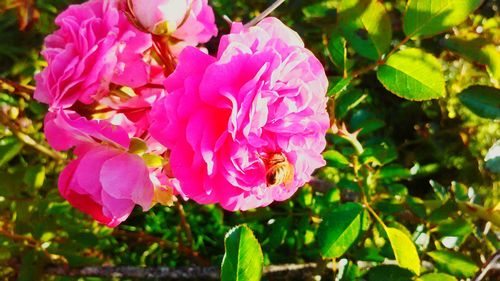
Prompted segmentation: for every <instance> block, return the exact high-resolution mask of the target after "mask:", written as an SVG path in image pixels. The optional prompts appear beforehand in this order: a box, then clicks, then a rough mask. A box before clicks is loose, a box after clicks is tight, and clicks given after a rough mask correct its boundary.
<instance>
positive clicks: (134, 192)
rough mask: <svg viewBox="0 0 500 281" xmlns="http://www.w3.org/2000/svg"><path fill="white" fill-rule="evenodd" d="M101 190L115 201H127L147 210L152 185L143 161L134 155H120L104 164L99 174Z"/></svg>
mask: <svg viewBox="0 0 500 281" xmlns="http://www.w3.org/2000/svg"><path fill="white" fill-rule="evenodd" d="M99 178H100V182H101V184H102V188H103V190H104V191H105V192H106V193H107V194H109V195H110V196H112V197H114V198H116V199H129V200H132V202H134V203H136V204H138V205H141V207H142V208H143V210H147V209H149V207H150V206H151V203H152V201H153V193H154V189H153V184H152V183H151V180H150V179H149V171H148V169H147V167H146V165H145V163H144V160H142V158H140V157H139V156H137V155H135V154H130V153H121V154H118V155H116V156H114V157H112V158H110V159H108V160H107V161H105V162H104V164H103V165H102V168H101V173H100V177H99Z"/></svg>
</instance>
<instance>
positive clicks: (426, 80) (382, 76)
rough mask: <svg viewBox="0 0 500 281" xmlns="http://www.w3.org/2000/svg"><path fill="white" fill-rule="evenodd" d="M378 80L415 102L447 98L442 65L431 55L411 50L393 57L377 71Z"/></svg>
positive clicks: (400, 95)
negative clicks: (445, 96)
mask: <svg viewBox="0 0 500 281" xmlns="http://www.w3.org/2000/svg"><path fill="white" fill-rule="evenodd" d="M377 78H378V80H379V81H380V82H381V83H382V84H383V85H384V87H385V88H386V89H387V90H389V91H390V92H392V93H393V94H395V95H397V96H399V97H402V98H405V99H408V100H415V101H422V100H430V99H436V98H440V97H443V96H444V95H445V82H444V76H443V71H442V70H441V64H440V63H439V61H438V60H437V59H436V58H435V57H434V56H433V55H431V54H428V53H425V52H424V51H422V50H420V49H417V48H408V49H404V50H402V51H399V52H396V53H394V54H393V55H391V56H390V57H389V58H388V59H387V61H386V63H385V64H384V65H381V66H380V67H379V69H378V70H377Z"/></svg>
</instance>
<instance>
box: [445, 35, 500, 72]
mask: <svg viewBox="0 0 500 281" xmlns="http://www.w3.org/2000/svg"><path fill="white" fill-rule="evenodd" d="M468 37H470V36H467V37H466V36H461V37H451V38H448V39H445V40H444V41H443V42H444V45H445V46H446V47H447V48H448V49H450V50H451V51H453V52H455V53H458V54H460V55H461V56H462V57H464V58H466V59H467V60H470V61H472V62H477V63H480V64H483V65H486V66H487V67H488V71H489V72H490V73H491V76H492V77H493V78H494V79H496V80H500V53H499V52H498V50H497V48H496V46H495V44H493V43H492V42H490V41H488V40H486V39H485V38H481V37H475V38H468Z"/></svg>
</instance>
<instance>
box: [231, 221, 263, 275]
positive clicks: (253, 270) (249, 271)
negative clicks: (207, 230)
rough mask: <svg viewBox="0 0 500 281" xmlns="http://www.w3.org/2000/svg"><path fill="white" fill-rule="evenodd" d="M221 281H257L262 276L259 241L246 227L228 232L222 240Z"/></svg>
mask: <svg viewBox="0 0 500 281" xmlns="http://www.w3.org/2000/svg"><path fill="white" fill-rule="evenodd" d="M224 247H225V254H224V258H223V259H222V266H221V279H222V281H253V280H255V281H258V280H260V278H261V276H262V267H263V262H264V257H263V255H262V250H261V248H260V244H259V241H257V239H256V238H255V236H254V235H253V233H252V231H251V230H250V228H248V226H246V225H239V226H237V227H234V228H233V229H231V230H229V232H228V233H227V234H226V237H225V239H224Z"/></svg>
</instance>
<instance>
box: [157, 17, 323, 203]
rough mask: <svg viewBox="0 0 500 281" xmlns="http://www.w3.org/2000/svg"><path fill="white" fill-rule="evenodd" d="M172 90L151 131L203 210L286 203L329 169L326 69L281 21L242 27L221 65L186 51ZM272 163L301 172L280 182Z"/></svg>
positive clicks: (227, 44) (225, 44)
mask: <svg viewBox="0 0 500 281" xmlns="http://www.w3.org/2000/svg"><path fill="white" fill-rule="evenodd" d="M165 85H166V89H167V92H168V94H167V96H166V97H165V98H164V99H162V100H159V101H158V102H156V103H155V104H154V105H153V109H152V111H151V119H152V125H151V128H150V132H151V134H152V135H153V137H155V138H156V139H157V140H158V141H160V142H161V143H162V144H164V145H165V146H167V147H168V148H169V149H170V150H171V154H170V163H171V168H172V172H173V175H174V176H175V177H176V178H177V179H178V181H179V184H180V188H181V189H182V193H183V194H185V195H186V196H187V197H189V198H192V199H193V200H195V201H196V202H198V203H201V204H210V203H219V204H221V206H222V207H224V208H225V209H228V210H247V209H250V208H255V207H259V206H266V205H268V204H270V203H271V202H273V201H275V200H277V201H282V200H286V199H288V198H289V197H290V196H292V195H293V194H294V193H295V191H296V190H297V188H298V187H300V186H302V185H303V184H304V183H306V182H307V181H309V180H310V178H311V174H312V172H313V171H314V170H315V169H317V168H319V167H321V166H323V165H324V164H325V162H324V160H323V158H322V155H321V152H322V151H323V149H324V147H325V145H326V141H325V133H326V131H327V129H328V127H329V117H328V114H327V112H326V101H327V99H326V97H325V94H326V90H327V85H328V81H327V78H326V75H325V72H324V69H323V67H322V65H321V63H320V62H319V61H318V60H317V59H316V58H315V57H314V55H313V54H312V53H311V52H310V51H308V50H307V49H305V48H304V45H303V42H302V41H301V40H300V37H299V36H298V35H297V34H296V33H295V32H294V31H292V30H291V29H289V28H288V27H286V26H285V25H284V24H283V23H281V22H280V21H279V20H277V19H275V18H267V19H265V20H263V21H262V22H261V23H259V24H258V25H257V26H255V27H251V28H249V29H245V28H243V27H242V25H241V24H239V23H235V24H234V26H233V28H232V31H231V34H229V35H226V36H223V37H222V39H221V44H220V48H219V55H218V57H217V58H213V57H211V56H209V55H206V54H204V53H203V52H201V51H199V50H198V49H195V48H192V47H187V48H186V49H185V50H184V51H183V52H182V53H181V55H180V57H179V65H178V67H177V69H176V70H175V72H174V73H173V74H172V75H171V76H170V77H168V78H167V80H166V82H165ZM276 159H280V161H275V160H276ZM273 161H274V162H276V163H274V162H273ZM278 162H279V163H278ZM274 164H288V165H285V166H286V167H290V165H291V166H292V167H293V171H292V172H288V173H278V174H276V173H274V172H276V171H275V168H276V167H277V165H274ZM287 170H288V171H289V170H290V169H287ZM280 171H281V172H283V169H281V170H280ZM290 175H291V176H293V177H292V178H291V179H289V180H288V179H287V178H288V177H287V176H290ZM275 176H276V177H275Z"/></svg>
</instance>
